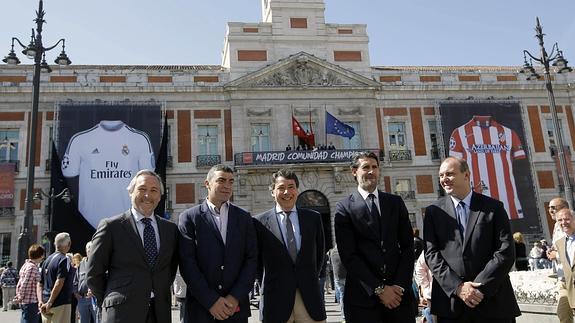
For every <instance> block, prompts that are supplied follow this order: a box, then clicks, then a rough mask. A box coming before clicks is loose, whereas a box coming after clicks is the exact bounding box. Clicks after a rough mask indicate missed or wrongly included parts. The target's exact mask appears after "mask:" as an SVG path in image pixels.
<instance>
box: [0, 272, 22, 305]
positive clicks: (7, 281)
mask: <svg viewBox="0 0 575 323" xmlns="http://www.w3.org/2000/svg"><path fill="white" fill-rule="evenodd" d="M17 283H18V272H17V271H16V269H15V268H14V267H12V261H8V262H7V263H6V268H5V269H4V271H3V272H2V275H0V285H2V311H4V312H6V311H7V310H8V309H9V308H10V307H9V304H10V303H12V299H13V298H14V296H15V295H16V284H17Z"/></svg>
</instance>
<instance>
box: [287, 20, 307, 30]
mask: <svg viewBox="0 0 575 323" xmlns="http://www.w3.org/2000/svg"><path fill="white" fill-rule="evenodd" d="M290 27H291V28H304V29H305V28H307V18H290Z"/></svg>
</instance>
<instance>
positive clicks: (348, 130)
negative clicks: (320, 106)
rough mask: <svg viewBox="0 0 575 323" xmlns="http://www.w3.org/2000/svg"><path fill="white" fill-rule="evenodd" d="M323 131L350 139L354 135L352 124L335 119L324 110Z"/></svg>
mask: <svg viewBox="0 0 575 323" xmlns="http://www.w3.org/2000/svg"><path fill="white" fill-rule="evenodd" d="M325 133H330V134H332V135H337V136H342V137H347V138H349V139H351V138H352V137H353V136H355V129H353V127H352V126H350V125H347V124H345V123H343V122H341V121H339V120H337V119H336V118H335V117H334V116H332V115H331V114H330V113H329V112H327V111H326V112H325Z"/></svg>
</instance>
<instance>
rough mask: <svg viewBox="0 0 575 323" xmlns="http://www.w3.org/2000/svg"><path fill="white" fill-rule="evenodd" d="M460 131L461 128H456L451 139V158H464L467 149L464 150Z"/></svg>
mask: <svg viewBox="0 0 575 323" xmlns="http://www.w3.org/2000/svg"><path fill="white" fill-rule="evenodd" d="M459 129H461V128H456V129H455V130H453V132H452V133H451V137H450V138H449V156H453V157H457V158H463V154H464V153H465V149H464V148H463V142H462V138H461V134H460V133H459Z"/></svg>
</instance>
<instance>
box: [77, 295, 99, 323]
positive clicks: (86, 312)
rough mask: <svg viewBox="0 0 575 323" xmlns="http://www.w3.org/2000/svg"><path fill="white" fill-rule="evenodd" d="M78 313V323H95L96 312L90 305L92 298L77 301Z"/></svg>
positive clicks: (82, 298)
mask: <svg viewBox="0 0 575 323" xmlns="http://www.w3.org/2000/svg"><path fill="white" fill-rule="evenodd" d="M78 313H80V323H90V322H94V323H96V311H95V310H94V306H93V305H92V298H86V297H81V298H79V299H78Z"/></svg>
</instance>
